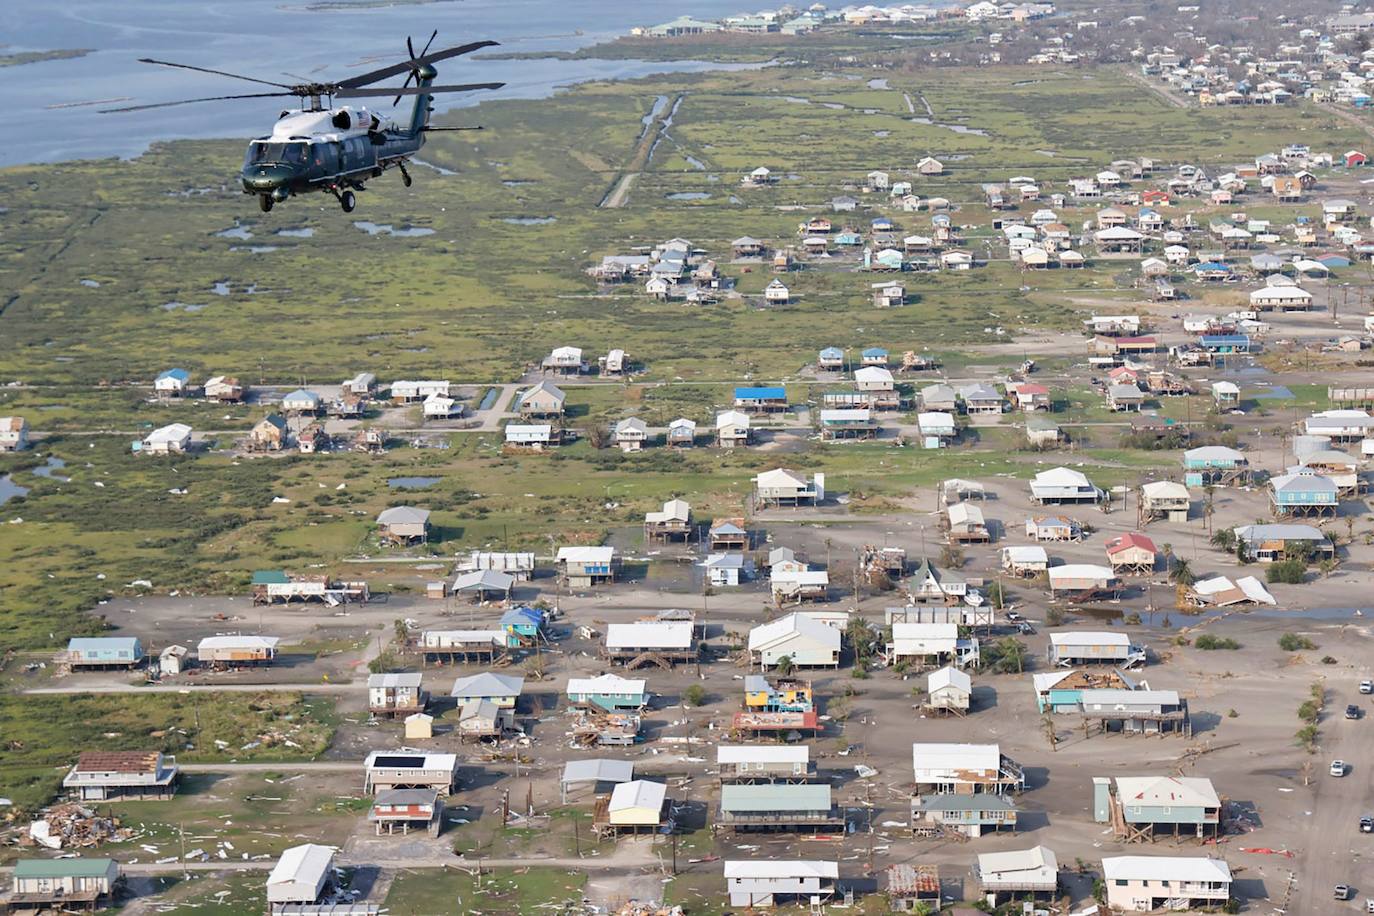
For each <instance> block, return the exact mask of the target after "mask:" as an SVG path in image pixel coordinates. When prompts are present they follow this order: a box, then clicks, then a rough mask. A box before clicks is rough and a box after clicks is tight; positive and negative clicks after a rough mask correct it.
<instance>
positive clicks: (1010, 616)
mask: <svg viewBox="0 0 1374 916" xmlns="http://www.w3.org/2000/svg"><path fill="white" fill-rule="evenodd" d="M1025 619H1026V618H1024V617H1022V616H1021V615H1020V614H1018V613H1017V612H1016V611H1007V621H1008V622H1009V623H1019V622H1021V621H1022V620H1025ZM1365 683H1366V684H1368V683H1370V682H1369V681H1365ZM1360 689H1361V690H1364V688H1363V687H1361V688H1360Z"/></svg>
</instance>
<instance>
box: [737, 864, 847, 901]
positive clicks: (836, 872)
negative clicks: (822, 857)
mask: <svg viewBox="0 0 1374 916" xmlns="http://www.w3.org/2000/svg"><path fill="white" fill-rule="evenodd" d="M839 876H840V866H839V863H838V862H817V861H802V860H782V859H759V860H754V861H727V862H726V863H725V884H726V887H727V888H728V889H729V892H730V905H731V906H737V907H766V906H773V905H774V904H775V903H778V902H781V901H780V900H778V899H777V898H784V897H785V898H798V899H803V898H804V899H805V900H811V899H812V898H818V897H828V896H830V895H831V894H832V893H834V891H835V882H836V881H837V880H838V879H839Z"/></svg>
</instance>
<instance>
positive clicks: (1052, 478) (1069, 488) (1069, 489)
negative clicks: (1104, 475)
mask: <svg viewBox="0 0 1374 916" xmlns="http://www.w3.org/2000/svg"><path fill="white" fill-rule="evenodd" d="M1030 489H1031V497H1032V498H1033V499H1034V500H1035V501H1036V502H1038V503H1042V504H1043V503H1080V502H1092V503H1096V502H1100V501H1101V500H1102V498H1103V497H1104V496H1105V495H1106V494H1104V493H1103V492H1102V491H1101V490H1099V489H1098V488H1097V487H1095V486H1093V484H1092V482H1091V481H1089V480H1088V478H1087V477H1085V476H1084V475H1083V474H1082V473H1080V472H1078V471H1075V470H1072V469H1070V468H1062V467H1061V468H1053V469H1051V470H1048V471H1041V472H1040V473H1038V474H1036V475H1035V478H1034V479H1033V480H1032V481H1031V485H1030Z"/></svg>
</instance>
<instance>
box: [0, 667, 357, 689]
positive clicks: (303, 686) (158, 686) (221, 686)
mask: <svg viewBox="0 0 1374 916" xmlns="http://www.w3.org/2000/svg"><path fill="white" fill-rule="evenodd" d="M367 661H368V659H367V658H364V659H363V662H364V664H366V662H367ZM362 689H363V688H362V685H361V684H353V683H335V682H333V681H321V682H320V683H316V684H91V685H89V686H82V685H77V684H73V685H70V686H62V687H30V688H28V689H27V690H24V691H22V692H23V693H31V694H54V693H224V692H227V693H264V692H270V691H288V690H289V691H296V692H298V693H359V692H360V691H361V690H362Z"/></svg>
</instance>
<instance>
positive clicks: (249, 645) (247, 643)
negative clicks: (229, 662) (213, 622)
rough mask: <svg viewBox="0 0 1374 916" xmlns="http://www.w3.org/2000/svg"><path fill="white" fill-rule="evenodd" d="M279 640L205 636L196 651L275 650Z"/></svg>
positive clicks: (197, 645) (269, 637)
mask: <svg viewBox="0 0 1374 916" xmlns="http://www.w3.org/2000/svg"><path fill="white" fill-rule="evenodd" d="M279 642H281V639H280V638H278V637H276V636H207V637H205V638H204V639H202V640H201V641H200V642H199V643H197V644H196V649H197V650H198V651H200V652H204V651H205V650H206V649H276V648H277V643H279Z"/></svg>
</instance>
